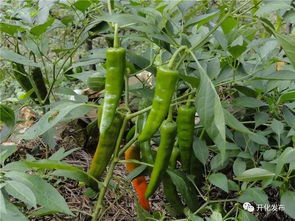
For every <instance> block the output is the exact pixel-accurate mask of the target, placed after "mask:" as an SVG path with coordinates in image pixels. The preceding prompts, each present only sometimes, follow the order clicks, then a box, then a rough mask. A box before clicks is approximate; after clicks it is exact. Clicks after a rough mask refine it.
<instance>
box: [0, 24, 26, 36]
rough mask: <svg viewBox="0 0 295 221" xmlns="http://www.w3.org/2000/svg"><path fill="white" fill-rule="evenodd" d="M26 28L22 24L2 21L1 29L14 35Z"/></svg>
mask: <svg viewBox="0 0 295 221" xmlns="http://www.w3.org/2000/svg"><path fill="white" fill-rule="evenodd" d="M24 30H25V29H24V28H23V27H21V26H18V25H12V24H8V23H3V22H0V31H1V32H5V33H7V34H9V35H14V34H15V33H18V32H19V31H24Z"/></svg>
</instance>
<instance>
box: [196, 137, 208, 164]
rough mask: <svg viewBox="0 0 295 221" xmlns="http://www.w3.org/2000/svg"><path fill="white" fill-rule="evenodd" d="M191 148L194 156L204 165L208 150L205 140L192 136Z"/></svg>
mask: <svg viewBox="0 0 295 221" xmlns="http://www.w3.org/2000/svg"><path fill="white" fill-rule="evenodd" d="M193 150H194V154H195V157H196V158H197V159H198V160H199V161H200V162H201V163H202V164H203V165H204V166H205V165H206V163H207V160H208V157H209V150H208V147H207V145H206V142H205V141H203V140H200V139H199V138H197V137H196V138H194V143H193Z"/></svg>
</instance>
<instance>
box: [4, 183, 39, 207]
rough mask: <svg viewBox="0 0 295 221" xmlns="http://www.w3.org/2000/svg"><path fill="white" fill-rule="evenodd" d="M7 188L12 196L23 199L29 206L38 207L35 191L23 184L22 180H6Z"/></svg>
mask: <svg viewBox="0 0 295 221" xmlns="http://www.w3.org/2000/svg"><path fill="white" fill-rule="evenodd" d="M5 190H6V191H7V193H9V194H10V195H11V196H13V197H14V198H16V199H19V200H21V201H23V202H24V203H25V204H27V205H28V206H29V207H34V208H36V207H37V205H36V197H35V195H34V193H33V192H32V190H31V189H30V188H29V187H27V186H26V185H25V184H23V183H21V182H17V181H14V180H8V181H6V186H5Z"/></svg>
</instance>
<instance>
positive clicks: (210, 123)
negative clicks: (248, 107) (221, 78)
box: [196, 60, 225, 160]
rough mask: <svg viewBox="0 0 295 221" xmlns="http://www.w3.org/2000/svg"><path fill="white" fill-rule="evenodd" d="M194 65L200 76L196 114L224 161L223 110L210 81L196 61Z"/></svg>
mask: <svg viewBox="0 0 295 221" xmlns="http://www.w3.org/2000/svg"><path fill="white" fill-rule="evenodd" d="M196 63H197V66H198V68H199V69H200V74H201V81H200V85H199V91H198V96H196V106H197V112H198V114H199V115H200V119H201V123H202V125H203V126H204V128H205V129H206V132H207V133H208V135H209V137H210V138H211V139H212V140H213V141H214V143H215V144H216V145H217V147H218V149H219V151H220V153H221V157H222V160H224V155H225V122H224V113H223V108H222V105H221V103H220V99H219V96H218V94H217V92H216V90H215V87H214V85H213V83H212V81H211V80H210V78H209V77H208V75H207V74H206V72H205V71H204V69H203V68H202V66H201V65H200V64H199V62H198V61H197V60H196Z"/></svg>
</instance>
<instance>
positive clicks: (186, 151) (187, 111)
mask: <svg viewBox="0 0 295 221" xmlns="http://www.w3.org/2000/svg"><path fill="white" fill-rule="evenodd" d="M195 114H196V108H195V107H194V106H189V105H182V106H180V107H179V108H178V113H177V119H176V123H177V138H178V145H179V149H180V162H181V166H182V169H183V171H185V172H188V171H189V169H190V162H191V155H192V145H193V137H194V127H195Z"/></svg>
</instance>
